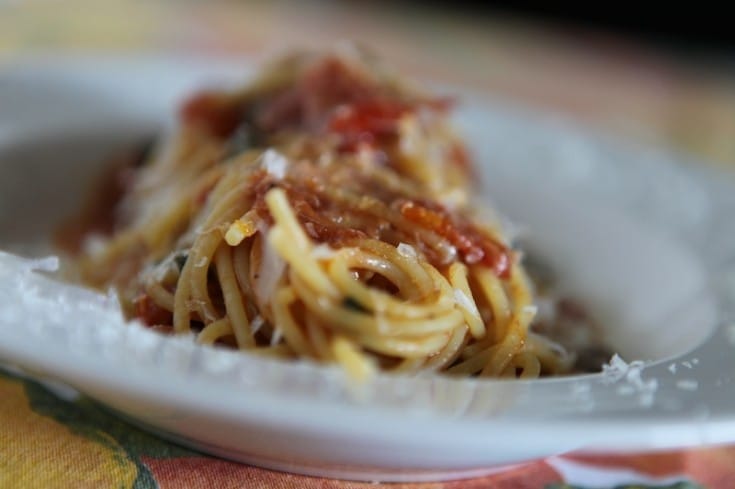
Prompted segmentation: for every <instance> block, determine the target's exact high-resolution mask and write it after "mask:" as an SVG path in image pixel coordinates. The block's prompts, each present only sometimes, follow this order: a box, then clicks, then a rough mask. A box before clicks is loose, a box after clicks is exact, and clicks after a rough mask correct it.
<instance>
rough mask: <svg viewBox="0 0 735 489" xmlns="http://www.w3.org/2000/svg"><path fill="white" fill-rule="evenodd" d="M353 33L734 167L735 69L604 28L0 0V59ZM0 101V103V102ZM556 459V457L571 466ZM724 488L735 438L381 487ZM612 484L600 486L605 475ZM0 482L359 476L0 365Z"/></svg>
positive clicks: (395, 13)
mask: <svg viewBox="0 0 735 489" xmlns="http://www.w3.org/2000/svg"><path fill="white" fill-rule="evenodd" d="M337 39H351V40H357V41H360V42H363V43H365V44H367V45H369V46H371V47H372V48H373V49H375V50H376V51H377V52H378V53H379V54H380V55H382V56H383V57H385V58H387V59H388V60H389V61H390V62H391V63H393V64H396V65H400V66H401V67H402V68H403V69H404V70H405V71H407V72H410V73H412V74H414V75H416V76H421V77H427V78H431V79H434V80H437V81H446V82H452V83H459V84H462V85H464V86H468V87H471V88H473V89H475V90H478V91H481V92H482V91H484V92H487V93H492V94H496V95H500V96H503V97H509V98H512V99H515V100H516V101H517V102H520V103H524V104H529V105H533V106H537V107H543V108H546V109H549V110H555V111H557V112H559V113H562V114H565V115H567V116H569V117H571V118H574V119H577V120H581V121H584V122H586V123H590V124H594V125H597V126H599V127H600V128H601V129H602V130H607V131H610V132H614V133H618V134H620V135H622V136H625V137H629V138H634V139H638V140H642V141H646V142H652V143H657V144H663V145H667V146H670V147H673V148H678V149H681V150H684V151H688V152H691V153H694V154H695V155H698V156H700V157H701V158H702V160H703V161H704V162H705V164H712V165H721V166H735V137H733V136H734V135H735V75H734V74H733V72H732V71H728V70H727V69H726V68H725V67H724V66H723V65H721V64H719V63H718V62H717V60H716V59H709V60H697V59H688V60H686V61H683V60H680V59H678V58H675V57H673V56H672V55H671V54H668V53H664V52H658V51H655V50H653V49H652V48H650V47H644V46H640V45H635V44H632V43H629V42H627V41H625V40H622V39H619V38H613V37H609V36H603V35H600V34H594V33H585V34H580V33H579V32H578V31H575V32H572V31H563V30H560V29H558V28H554V27H552V26H548V25H541V24H534V23H529V22H525V21H521V20H518V19H513V18H508V17H499V16H495V17H487V16H482V17H480V16H473V15H472V13H471V12H469V13H468V12H465V13H460V12H455V11H450V10H449V9H446V10H439V9H438V8H430V7H426V8H420V9H419V8H418V7H406V6H396V5H392V4H390V3H387V2H386V3H381V4H380V7H377V6H376V5H374V4H372V3H369V2H344V3H339V4H337V3H335V2H316V1H307V2H298V3H296V2H293V3H288V2H265V1H263V2H217V3H208V2H173V1H171V2H165V1H161V0H155V1H146V2H128V1H122V0H110V1H106V2H96V1H93V0H70V1H66V2H56V1H51V0H36V1H10V2H0V69H2V68H1V67H2V60H3V59H7V58H12V57H18V56H24V55H26V54H27V53H29V52H36V53H37V52H45V53H49V52H50V53H68V52H73V53H79V52H84V53H89V52H97V53H99V52H103V53H104V52H111V53H115V54H121V53H122V54H125V53H129V54H138V53H152V52H155V53H157V54H160V53H170V54H172V55H177V56H180V55H212V56H217V55H232V54H239V53H242V54H246V55H249V56H253V55H255V56H256V57H266V56H269V55H271V54H274V53H276V52H279V51H283V50H285V49H288V48H290V47H294V46H299V47H304V46H313V47H320V46H326V45H329V44H331V43H333V42H334V41H335V40H337ZM0 110H2V107H0ZM570 467H571V468H570ZM590 474H593V475H594V474H598V475H599V479H597V480H599V481H608V483H609V484H612V485H615V484H624V483H639V484H641V485H640V486H624V485H621V486H620V487H656V488H664V487H666V488H682V489H683V488H692V487H700V485H701V486H704V487H712V488H723V489H724V488H732V487H735V446H730V447H709V448H700V449H694V450H688V451H678V452H668V453H660V454H631V455H628V456H595V457H592V456H585V455H581V454H580V455H574V454H573V455H566V456H564V457H556V458H553V459H549V460H545V461H538V462H534V463H531V464H528V465H526V466H523V467H520V468H516V469H512V470H510V471H508V472H504V473H501V474H498V475H493V476H489V477H485V478H481V479H475V480H467V481H458V482H451V483H437V484H416V485H410V484H409V485H391V486H390V487H393V488H400V487H406V488H408V487H412V488H436V489H443V488H521V489H524V488H538V487H546V488H561V487H571V486H567V485H565V484H566V483H572V484H578V485H577V486H575V487H583V486H584V485H585V484H586V485H588V486H589V487H599V484H592V483H590V477H592V479H594V477H593V476H591V475H590ZM610 481H612V482H610ZM0 487H39V488H48V487H77V488H81V487H94V488H98V487H99V488H102V487H126V488H127V487H130V488H141V489H142V488H151V487H161V488H164V487H176V488H179V487H276V488H285V487H303V488H368V487H370V488H373V487H376V486H375V485H372V484H361V483H350V482H340V481H333V480H325V479H316V478H309V477H300V476H294V475H287V474H279V473H275V472H271V471H267V470H262V469H258V468H254V467H248V466H245V465H241V464H236V463H232V462H228V461H223V460H219V459H216V458H212V457H209V456H205V455H202V454H199V453H195V452H192V451H190V450H187V449H183V448H180V447H178V446H175V445H172V444H169V443H167V442H164V441H161V440H159V439H157V438H155V437H154V436H152V435H149V434H146V433H144V432H141V431H139V430H138V429H136V428H133V427H132V426H130V425H127V424H126V423H125V422H123V421H121V420H119V419H117V418H115V417H112V416H110V415H109V414H107V413H106V412H105V411H104V410H102V409H101V408H100V407H99V406H97V405H95V404H94V403H92V402H91V401H89V400H87V399H84V398H80V399H75V400H64V399H62V398H59V397H57V396H55V395H54V394H52V393H51V392H49V391H47V390H45V389H44V388H43V387H41V386H40V385H38V384H36V383H34V382H32V381H28V380H25V379H20V378H18V377H16V376H15V375H13V374H10V373H7V372H4V373H0Z"/></svg>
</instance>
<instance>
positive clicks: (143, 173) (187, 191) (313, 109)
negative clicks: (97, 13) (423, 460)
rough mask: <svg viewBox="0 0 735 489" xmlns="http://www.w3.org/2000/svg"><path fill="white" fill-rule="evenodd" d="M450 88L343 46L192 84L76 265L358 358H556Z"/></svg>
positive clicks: (443, 361) (193, 328)
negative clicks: (199, 88)
mask: <svg viewBox="0 0 735 489" xmlns="http://www.w3.org/2000/svg"><path fill="white" fill-rule="evenodd" d="M451 107H452V103H451V101H449V100H447V99H442V98H438V97H433V96H431V95H428V94H426V93H424V92H423V91H422V90H420V89H418V88H416V87H413V86H411V85H409V84H408V83H406V82H404V81H402V80H400V79H399V78H397V77H396V76H395V75H393V74H392V73H391V72H390V71H389V70H387V69H385V68H384V67H382V66H381V65H380V64H379V63H378V62H377V61H376V60H374V59H371V58H370V57H369V56H368V55H366V54H364V53H360V52H356V51H355V52H333V53H326V54H312V53H300V54H296V55H292V56H289V57H286V58H284V59H281V60H279V61H277V62H276V63H274V64H273V65H271V66H269V67H268V68H267V69H266V70H265V71H264V74H263V75H262V76H260V77H259V78H257V79H256V80H255V81H254V82H252V83H251V84H249V85H248V86H246V87H244V88H241V89H236V90H229V91H228V90H222V91H211V92H202V93H199V94H197V95H195V96H193V97H192V98H190V99H189V100H188V101H186V102H185V103H184V104H183V106H182V108H181V111H180V118H179V124H178V127H177V128H176V130H175V132H174V133H173V134H171V135H169V137H167V138H165V139H164V140H163V141H162V142H161V143H160V144H158V145H157V146H156V147H155V149H154V150H153V151H152V152H151V151H148V152H147V155H145V156H143V157H136V158H134V160H136V161H134V164H126V165H123V166H122V167H120V168H118V169H117V171H116V173H115V176H116V187H115V188H117V193H119V194H120V198H119V199H118V198H115V199H112V200H115V204H114V210H113V212H112V213H110V214H109V215H107V217H106V218H104V219H97V221H99V222H97V224H100V222H101V223H103V224H104V227H105V228H106V229H105V233H104V234H100V233H99V232H97V233H95V232H94V231H95V230H96V231H101V230H102V228H101V227H99V226H97V224H95V225H90V224H89V223H88V225H87V228H86V229H85V230H84V238H85V241H84V247H83V249H82V250H81V251H80V252H79V254H78V256H77V257H76V259H75V268H76V270H77V272H78V274H79V277H80V278H81V280H83V281H84V282H86V283H88V284H91V285H93V286H96V287H101V288H104V287H110V286H114V287H116V288H117V290H118V291H119V296H120V298H121V303H122V305H123V308H124V310H125V313H126V314H127V315H128V316H129V317H131V318H138V319H139V320H141V321H142V322H143V323H145V324H147V325H149V326H151V327H153V328H156V329H158V330H161V331H166V332H173V333H181V334H183V333H193V334H196V337H197V339H198V341H200V342H201V343H205V344H218V345H229V346H231V347H234V348H238V349H242V350H248V351H251V352H255V353H259V354H265V355H275V356H278V357H285V358H310V359H314V360H316V361H320V362H336V363H339V364H341V365H343V366H344V368H345V369H346V370H347V371H348V372H349V373H350V374H351V375H353V376H354V377H358V378H360V377H365V376H367V375H369V374H370V373H371V372H372V371H374V370H376V369H383V370H390V371H396V372H414V371H418V370H435V371H442V372H447V373H449V374H457V375H480V376H504V377H523V378H529V377H537V376H539V375H547V374H558V373H564V372H568V371H569V370H570V369H571V368H572V363H573V356H572V355H570V354H567V353H566V352H565V351H564V350H563V348H560V347H558V346H557V345H555V344H554V343H553V342H552V341H550V340H549V339H548V338H545V337H544V336H542V335H540V334H537V333H534V332H533V331H531V330H530V329H529V325H530V324H531V322H532V321H533V319H534V315H535V314H536V307H535V306H534V293H533V290H532V284H531V283H530V282H529V279H528V277H527V275H526V272H525V271H524V267H523V263H522V260H521V258H522V257H521V254H520V253H519V252H518V251H516V250H514V249H513V248H512V247H511V244H510V243H509V242H508V240H507V238H506V237H505V236H504V235H503V233H502V230H501V228H500V226H499V224H498V220H497V219H496V218H495V217H494V216H493V215H492V214H491V213H490V212H489V211H488V210H486V209H481V208H479V207H477V206H475V205H473V203H472V196H471V181H472V174H471V172H472V170H471V168H470V161H469V157H468V154H467V152H466V150H465V149H464V146H463V143H462V141H461V140H460V139H459V138H458V137H457V136H456V135H455V133H454V132H453V130H452V127H451V125H450V123H449V113H450V111H451ZM105 192H106V193H107V200H111V197H110V195H112V194H115V193H116V192H113V191H112V190H110V188H108V189H107V190H106V191H105ZM98 217H99V216H98ZM87 221H89V216H87ZM95 226H97V227H95Z"/></svg>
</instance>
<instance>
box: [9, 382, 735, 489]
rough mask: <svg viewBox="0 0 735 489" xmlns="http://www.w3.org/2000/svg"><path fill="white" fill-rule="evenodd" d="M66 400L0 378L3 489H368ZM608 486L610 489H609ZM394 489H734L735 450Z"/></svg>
mask: <svg viewBox="0 0 735 489" xmlns="http://www.w3.org/2000/svg"><path fill="white" fill-rule="evenodd" d="M66 397H67V398H66V399H64V398H62V397H58V396H57V395H55V394H54V393H52V392H51V391H49V390H48V389H46V388H45V387H44V386H42V385H40V384H39V383H37V382H35V381H33V380H28V379H27V378H24V377H19V376H18V375H15V374H12V373H9V372H8V371H2V370H0V487H25V488H52V487H74V488H96V489H102V488H107V487H109V488H113V487H114V488H126V489H127V488H130V489H153V488H161V489H163V488H182V487H187V488H210V487H217V488H245V487H247V488H276V489H285V488H290V487H299V488H304V489H330V488H333V489H368V488H375V487H378V486H376V484H372V483H364V482H348V481H337V480H329V479H320V478H314V477H306V476H299V475H292V474H283V473H278V472H273V471H269V470H265V469H259V468H255V467H250V466H247V465H243V464H238V463H235V462H230V461H226V460H221V459H217V458H214V457H209V456H207V455H204V454H201V453H197V452H194V451H191V450H188V449H186V448H182V447H179V446H177V445H173V444H170V443H168V442H165V441H162V440H160V439H158V438H156V437H155V436H153V435H150V434H148V433H146V432H143V431H141V430H139V429H138V428H135V427H133V426H131V425H129V424H128V423H126V422H125V421H122V420H121V419H119V418H117V417H115V416H113V415H111V414H109V413H108V412H107V411H106V410H105V409H104V408H103V407H101V406H99V405H97V404H96V403H94V402H93V401H91V400H89V399H87V398H85V397H75V398H68V396H66ZM601 484H602V486H601ZM385 486H386V487H390V488H392V489H479V488H483V489H485V488H487V489H506V488H507V489H510V488H516V489H532V488H533V489H538V488H544V489H562V488H580V489H582V488H592V487H616V488H631V489H632V488H649V489H664V488H665V489H695V488H701V487H707V488H713V489H720V488H721V489H730V488H732V487H735V447H734V446H731V447H711V448H702V449H696V450H690V451H676V452H664V453H657V454H630V455H625V456H621V455H616V456H601V455H595V456H592V455H584V454H568V455H564V456H562V457H553V458H550V459H547V460H540V461H536V462H532V463H529V464H526V465H523V466H521V467H516V468H513V469H509V470H507V471H505V472H500V473H498V474H494V475H490V476H487V477H482V478H477V479H469V480H461V481H452V482H437V483H419V484H386V485H385Z"/></svg>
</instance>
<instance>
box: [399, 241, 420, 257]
mask: <svg viewBox="0 0 735 489" xmlns="http://www.w3.org/2000/svg"><path fill="white" fill-rule="evenodd" d="M397 249H398V253H400V254H401V255H402V256H405V257H406V258H414V259H416V258H418V256H419V255H418V253H417V252H416V248H414V247H413V246H411V245H410V244H406V243H399V244H398V247H397Z"/></svg>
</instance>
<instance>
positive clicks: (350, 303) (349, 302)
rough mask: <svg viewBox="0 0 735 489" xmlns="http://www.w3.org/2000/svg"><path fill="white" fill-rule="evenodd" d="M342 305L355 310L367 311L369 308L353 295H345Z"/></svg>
mask: <svg viewBox="0 0 735 489" xmlns="http://www.w3.org/2000/svg"><path fill="white" fill-rule="evenodd" d="M342 305H343V306H344V307H346V308H348V309H352V310H353V311H358V312H367V309H365V308H364V307H362V305H361V304H360V303H359V302H357V301H356V300H355V299H353V298H352V297H345V299H344V300H343V301H342Z"/></svg>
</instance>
